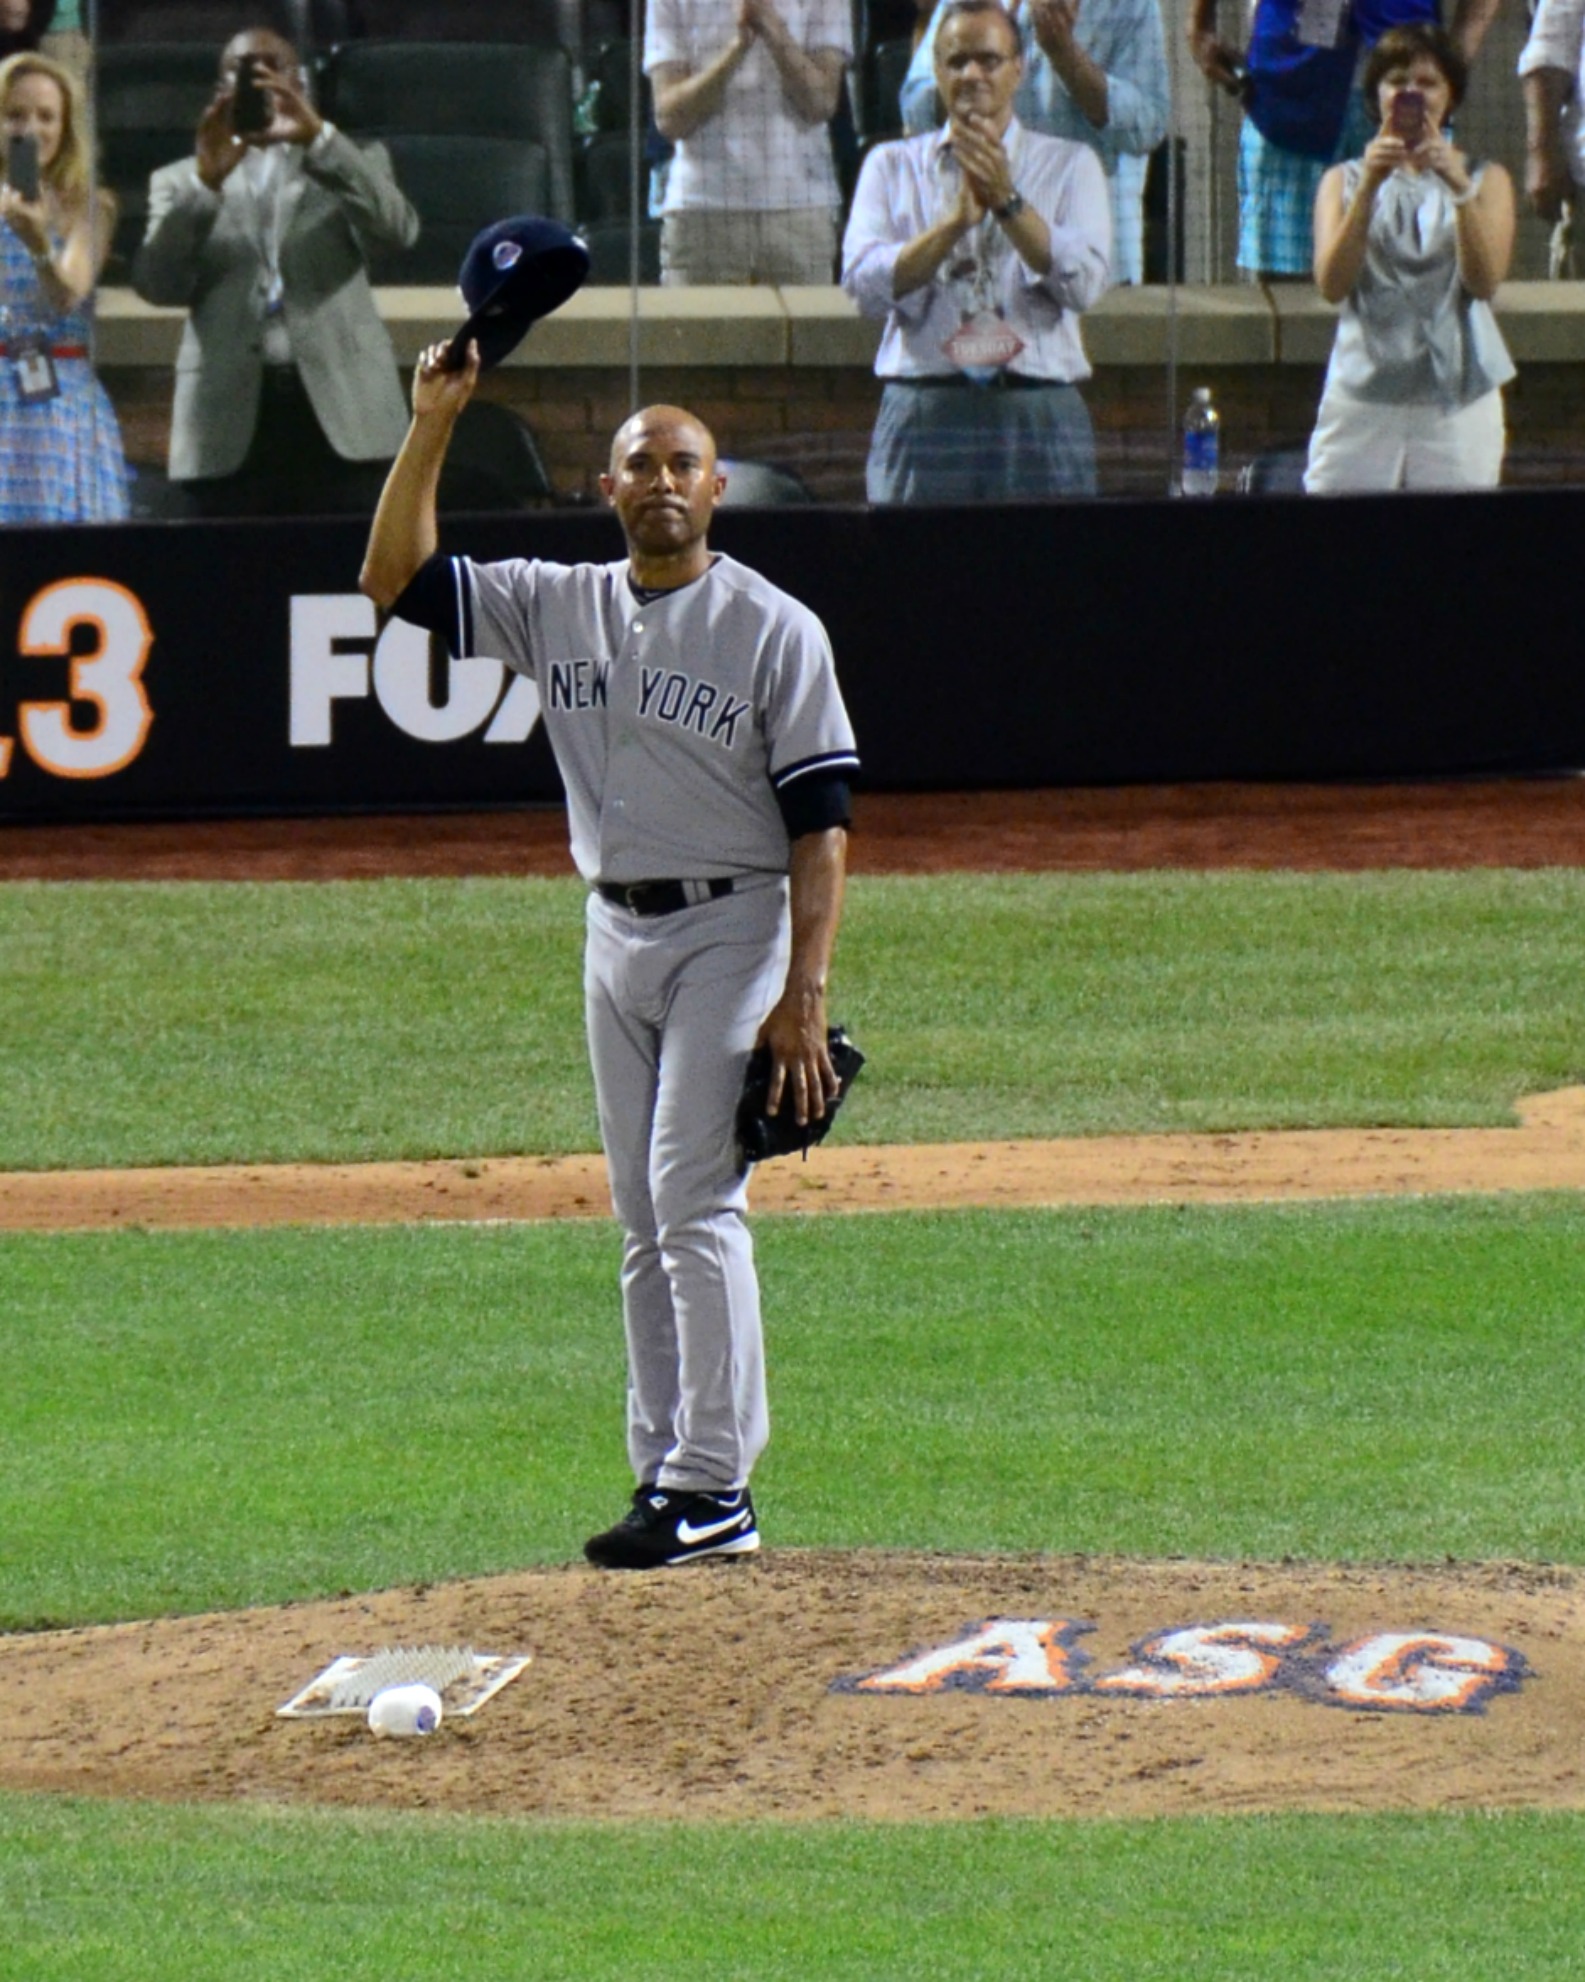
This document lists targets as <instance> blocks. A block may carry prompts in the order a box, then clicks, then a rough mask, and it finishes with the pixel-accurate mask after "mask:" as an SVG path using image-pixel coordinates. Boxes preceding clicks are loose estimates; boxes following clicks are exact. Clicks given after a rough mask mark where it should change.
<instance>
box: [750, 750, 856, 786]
mask: <svg viewBox="0 0 1585 1982" xmlns="http://www.w3.org/2000/svg"><path fill="white" fill-rule="evenodd" d="M858 768H859V760H858V753H857V752H856V751H853V750H824V751H822V752H821V753H820V754H819V756H817V757H802V758H800V759H799V760H798V762H797V763H796V764H785V765H783V767H782V768H781V770H779V771H772V772H771V779H770V781H771V789H772V790H773V791H774V792H775V793H776V794H777V796H778V797H779V796H780V795H781V793H782V792H784V791H785V790H786V789H787V787H788V786H789V785H794V784H799V783H801V782H802V781H803V780H804V779H805V778H812V777H820V776H821V775H823V774H824V773H826V772H832V773H835V774H836V775H837V776H839V777H844V778H846V777H851V776H853V774H854V773H855V772H856V771H857V770H858Z"/></svg>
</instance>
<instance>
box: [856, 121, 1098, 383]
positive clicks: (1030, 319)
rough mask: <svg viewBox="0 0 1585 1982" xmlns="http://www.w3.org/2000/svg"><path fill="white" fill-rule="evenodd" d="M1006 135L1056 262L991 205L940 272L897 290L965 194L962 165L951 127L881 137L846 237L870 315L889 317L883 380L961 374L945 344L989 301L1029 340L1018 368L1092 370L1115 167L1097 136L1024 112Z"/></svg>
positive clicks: (860, 299)
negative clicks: (906, 256)
mask: <svg viewBox="0 0 1585 1982" xmlns="http://www.w3.org/2000/svg"><path fill="white" fill-rule="evenodd" d="M1003 143H1004V144H1005V146H1006V148H1007V155H1008V160H1009V162H1010V163H1011V165H1012V169H1013V184H1014V185H1015V186H1016V187H1017V189H1018V191H1019V192H1020V193H1022V194H1023V196H1024V199H1025V200H1026V201H1027V202H1028V204H1029V205H1030V206H1031V207H1033V208H1034V209H1035V211H1036V212H1037V213H1038V214H1040V216H1041V217H1042V218H1043V219H1044V221H1045V223H1046V225H1047V227H1048V228H1049V229H1050V230H1051V268H1050V270H1049V272H1048V273H1047V274H1045V275H1037V274H1036V273H1035V271H1034V270H1033V269H1032V268H1031V267H1030V266H1029V264H1028V263H1027V262H1026V261H1025V260H1024V259H1023V257H1022V256H1021V255H1020V254H1019V253H1018V250H1017V249H1016V248H1015V247H1014V246H1013V244H1012V243H1011V241H1009V240H1008V238H1007V236H1006V234H1005V233H1004V231H1003V230H1002V227H1001V225H1000V223H999V222H997V221H996V220H995V219H993V218H992V217H991V215H989V214H987V215H986V216H985V218H984V220H983V221H982V222H981V223H980V224H979V226H978V227H976V228H973V229H972V230H971V231H970V232H969V233H968V234H967V235H965V236H964V238H963V240H962V241H960V242H959V243H958V245H957V247H955V248H954V249H953V250H952V252H951V253H950V254H949V255H948V256H947V259H946V261H945V262H944V263H943V264H942V266H941V268H939V269H938V270H937V271H936V274H935V276H934V278H933V279H932V280H931V281H929V282H927V283H925V284H923V285H922V286H921V287H920V288H918V289H915V290H913V291H911V292H910V293H909V294H908V295H906V296H901V297H900V296H898V295H896V294H895V290H894V285H895V280H896V270H897V259H898V257H899V255H901V253H902V251H903V249H904V248H905V247H906V246H907V245H908V243H909V242H910V241H912V240H913V239H915V237H916V236H918V235H920V234H922V233H923V232H924V231H925V229H926V228H927V227H932V226H934V225H935V224H936V222H938V221H939V220H941V219H943V218H944V217H945V216H946V215H947V214H948V213H950V212H951V211H952V209H953V207H954V206H956V204H957V198H958V187H959V185H960V183H961V174H960V172H959V169H958V163H957V160H956V158H955V157H954V156H953V153H952V145H951V141H950V129H949V127H948V126H947V125H943V126H942V127H941V129H940V130H938V131H927V132H926V133H925V134H924V135H923V136H922V137H917V138H902V139H899V140H897V141H896V142H895V143H892V144H884V145H878V146H877V147H876V148H875V150H874V151H872V152H870V153H869V155H868V156H867V157H866V158H865V160H864V165H863V169H862V170H861V172H860V173H859V183H858V187H857V190H856V191H855V193H854V195H853V211H852V214H851V215H850V217H849V219H848V228H847V234H846V237H845V239H844V240H843V244H842V287H843V288H844V289H845V290H846V291H847V293H848V294H849V295H850V296H851V297H852V298H853V300H854V302H855V303H857V304H858V306H859V308H860V310H862V311H863V313H864V315H865V316H867V317H884V318H885V320H886V330H885V333H884V335H883V336H882V338H881V348H880V350H879V352H878V353H877V355H876V359H875V370H876V372H877V373H878V374H879V376H880V377H881V378H888V379H906V378H930V377H938V378H941V377H950V376H952V375H953V374H954V372H955V369H956V368H955V367H954V365H953V362H952V359H951V358H950V357H948V356H947V355H946V353H945V352H944V351H943V349H942V346H943V345H944V344H945V342H946V340H947V339H948V338H950V337H951V336H952V335H953V333H954V332H955V331H956V330H958V329H959V327H960V326H961V325H962V324H963V322H964V320H965V318H967V317H968V316H970V315H972V314H974V313H975V311H976V308H977V306H978V305H979V304H981V303H986V304H988V305H989V306H990V307H991V308H993V309H994V310H995V312H996V314H997V315H998V316H1000V317H1001V318H1003V319H1004V321H1005V322H1006V324H1007V325H1008V327H1009V329H1011V330H1013V331H1015V332H1016V333H1017V335H1018V336H1019V337H1021V338H1022V339H1023V344H1024V348H1023V350H1022V351H1020V352H1019V353H1018V355H1017V356H1016V357H1015V358H1014V359H1013V360H1012V362H1011V364H1010V365H1009V366H1008V370H1009V371H1011V372H1015V373H1021V374H1022V375H1023V376H1025V377H1027V378H1041V379H1058V380H1063V381H1066V382H1068V383H1070V384H1071V383H1076V382H1077V381H1078V380H1080V379H1087V378H1088V377H1089V376H1090V364H1089V360H1088V359H1087V358H1086V357H1085V355H1084V345H1083V342H1082V340H1081V338H1080V336H1079V313H1080V312H1081V311H1083V310H1087V309H1088V308H1089V307H1090V305H1091V304H1092V303H1094V302H1095V301H1096V300H1097V299H1098V298H1099V297H1100V296H1101V295H1102V293H1103V292H1104V290H1105V288H1106V282H1107V273H1108V269H1109V265H1110V260H1111V249H1112V218H1111V208H1110V205H1109V202H1108V199H1107V192H1106V175H1105V173H1104V172H1103V171H1102V169H1101V163H1100V160H1099V159H1098V158H1097V157H1096V155H1095V153H1094V152H1093V151H1091V150H1090V148H1089V147H1088V146H1087V145H1081V144H1073V143H1070V142H1069V140H1068V139H1066V138H1047V137H1042V136H1040V135H1039V134H1038V133H1037V132H1034V131H1029V130H1025V128H1024V127H1023V125H1022V124H1020V123H1019V121H1018V119H1017V118H1016V117H1015V118H1013V119H1012V121H1011V122H1010V123H1009V124H1008V127H1007V131H1006V135H1005V137H1004V138H1003Z"/></svg>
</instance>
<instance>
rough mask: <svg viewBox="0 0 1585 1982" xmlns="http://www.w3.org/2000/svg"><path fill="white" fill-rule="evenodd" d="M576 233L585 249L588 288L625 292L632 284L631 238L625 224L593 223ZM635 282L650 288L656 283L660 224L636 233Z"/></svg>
mask: <svg viewBox="0 0 1585 1982" xmlns="http://www.w3.org/2000/svg"><path fill="white" fill-rule="evenodd" d="M578 232H579V233H580V234H581V235H582V236H583V238H584V240H585V241H586V242H587V243H588V247H589V286H590V287H591V288H594V289H600V288H606V289H610V288H622V289H625V288H626V287H627V286H628V284H629V282H630V281H631V280H632V235H631V230H630V229H629V227H628V224H627V222H626V221H625V220H597V221H593V222H591V223H590V224H589V225H588V226H587V227H580V228H579V230H578ZM638 279H639V281H640V282H641V283H643V284H644V285H645V286H646V287H650V288H652V287H653V286H654V285H655V284H656V283H658V282H659V281H660V222H659V221H658V220H646V221H644V222H643V223H642V224H641V225H640V227H639V230H638Z"/></svg>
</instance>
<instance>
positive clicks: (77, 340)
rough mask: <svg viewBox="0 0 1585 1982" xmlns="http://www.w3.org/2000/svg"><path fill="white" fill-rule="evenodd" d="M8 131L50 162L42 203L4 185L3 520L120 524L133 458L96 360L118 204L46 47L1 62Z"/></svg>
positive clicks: (69, 84) (0, 276)
mask: <svg viewBox="0 0 1585 1982" xmlns="http://www.w3.org/2000/svg"><path fill="white" fill-rule="evenodd" d="M0 127H3V130H4V133H5V136H6V140H7V145H8V148H9V142H10V140H11V139H12V138H17V137H31V138H32V139H33V140H34V142H35V144H36V145H37V148H38V162H39V193H38V197H37V198H36V199H29V198H27V197H26V196H25V192H24V190H22V189H19V188H18V187H16V186H13V185H11V184H9V183H7V184H6V185H4V186H0V222H3V225H0V313H3V314H0V342H3V350H0V523H95V522H109V521H114V520H117V519H119V518H121V517H124V516H125V515H126V514H127V468H126V459H125V456H124V455H123V453H122V449H121V429H120V428H119V426H118V425H117V424H116V416H115V412H114V409H113V408H112V407H111V404H110V399H109V395H108V394H107V393H106V391H105V389H104V387H103V386H102V385H101V384H100V383H99V380H98V379H97V378H96V377H95V375H94V371H93V367H92V365H91V364H90V362H89V356H90V351H91V346H92V338H93V317H92V297H93V290H94V284H95V283H96V282H97V281H98V279H99V271H100V269H101V268H102V267H103V266H104V259H105V255H106V253H107V252H108V250H109V246H110V236H111V233H112V230H113V228H114V225H115V210H114V206H113V204H112V202H111V201H110V199H109V197H108V195H106V194H104V193H102V192H101V193H96V192H95V190H94V186H93V172H92V165H91V160H90V154H89V150H88V142H87V136H86V132H85V128H84V122H83V110H82V100H81V97H80V95H79V93H78V88H77V84H76V81H75V79H74V78H73V77H72V75H71V74H70V72H69V71H68V70H66V69H64V68H62V67H61V66H60V64H59V63H57V62H52V61H51V60H49V58H48V57H46V56H43V55H35V54H22V55H13V56H11V57H10V58H9V60H7V61H5V62H0Z"/></svg>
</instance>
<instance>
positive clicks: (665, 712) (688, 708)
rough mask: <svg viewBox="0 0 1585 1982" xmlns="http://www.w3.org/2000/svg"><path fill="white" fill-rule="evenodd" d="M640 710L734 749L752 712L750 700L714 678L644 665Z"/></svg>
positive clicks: (640, 683) (642, 669) (660, 720)
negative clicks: (703, 678)
mask: <svg viewBox="0 0 1585 1982" xmlns="http://www.w3.org/2000/svg"><path fill="white" fill-rule="evenodd" d="M717 703H719V704H720V705H721V706H720V708H719V709H717V708H716V704H717ZM712 711H715V720H714V721H713V722H712V721H711V720H710V717H711V712H712ZM638 713H639V714H640V715H641V716H644V717H647V718H648V719H649V720H650V721H652V722H657V723H675V724H677V725H678V727H679V728H681V729H689V730H692V731H693V732H694V734H695V735H696V736H706V737H708V738H709V739H710V741H711V742H712V743H719V744H720V746H721V748H722V749H723V750H730V749H731V748H732V746H733V745H734V744H735V743H736V742H737V726H738V724H739V723H740V722H741V721H742V719H743V718H744V717H745V716H746V715H747V714H748V704H747V702H744V701H742V700H740V699H739V698H738V697H737V696H735V695H728V694H727V693H726V691H725V690H724V689H721V688H717V687H716V685H715V683H714V682H712V681H694V680H692V679H691V678H690V677H689V676H688V675H685V674H680V673H679V672H678V671H677V670H676V669H674V668H673V669H668V668H641V669H640V670H639V680H638Z"/></svg>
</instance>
